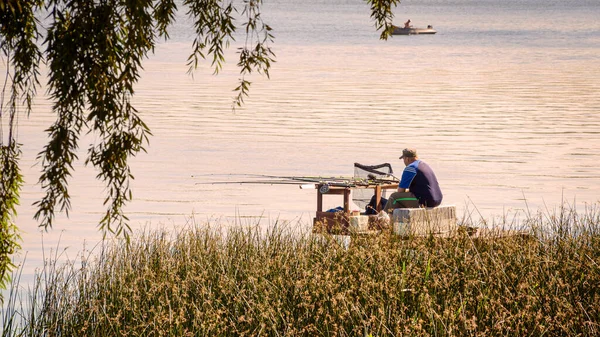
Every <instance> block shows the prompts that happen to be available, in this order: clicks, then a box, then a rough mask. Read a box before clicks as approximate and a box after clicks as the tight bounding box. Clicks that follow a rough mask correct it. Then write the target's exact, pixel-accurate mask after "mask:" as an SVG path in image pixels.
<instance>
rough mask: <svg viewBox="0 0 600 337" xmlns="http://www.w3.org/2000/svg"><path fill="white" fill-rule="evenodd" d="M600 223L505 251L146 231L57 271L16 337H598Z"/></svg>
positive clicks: (594, 212)
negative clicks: (128, 243)
mask: <svg viewBox="0 0 600 337" xmlns="http://www.w3.org/2000/svg"><path fill="white" fill-rule="evenodd" d="M599 214H600V212H599V211H598V207H596V206H593V207H589V208H587V209H586V211H585V213H584V214H578V213H577V212H576V211H574V210H573V209H569V208H562V209H560V210H558V212H557V213H549V212H545V213H541V214H536V215H530V216H529V217H528V218H527V219H526V221H525V225H527V226H528V228H530V230H531V232H532V234H533V235H530V236H511V237H504V238H499V237H495V236H490V237H478V238H473V237H470V236H469V235H468V234H466V233H460V234H457V235H456V236H454V237H452V238H446V239H441V238H434V237H425V238H417V237H413V238H410V239H407V240H402V239H399V238H397V237H394V236H392V235H389V234H381V235H378V236H372V237H355V238H353V239H352V244H351V245H350V247H348V248H347V249H345V248H344V247H341V246H340V245H338V244H336V241H335V240H334V239H333V238H331V237H315V236H313V235H309V234H305V235H298V234H297V233H295V232H296V231H295V228H294V226H292V225H285V226H282V225H281V224H275V225H274V226H271V227H269V228H268V229H266V230H265V229H261V227H260V226H254V227H236V228H233V229H229V230H218V229H215V228H213V227H211V226H208V225H200V224H195V225H193V226H191V227H189V228H186V229H184V230H180V231H178V232H177V233H174V234H169V233H167V232H165V231H159V230H158V231H150V230H148V231H145V232H143V233H140V234H139V235H137V236H136V237H134V238H133V239H132V241H131V244H130V245H129V246H127V245H126V244H125V243H118V242H117V243H113V244H110V245H108V244H107V245H106V246H104V247H103V248H102V249H101V251H100V252H97V253H96V255H92V256H90V257H89V258H86V259H83V260H82V262H81V263H80V262H79V261H77V262H71V263H67V264H64V265H62V266H56V265H53V264H52V263H49V264H48V265H47V266H48V267H47V269H48V270H47V271H45V272H43V273H42V274H41V275H40V276H38V279H37V282H36V286H35V287H34V290H33V291H32V292H31V293H30V295H29V299H28V300H27V301H26V302H27V305H25V307H24V308H22V309H21V311H18V310H17V311H15V310H13V311H11V312H9V314H8V315H3V316H10V317H15V316H18V317H19V318H20V322H21V323H19V324H18V326H16V325H15V324H14V320H13V321H12V322H13V323H11V324H12V325H10V324H9V325H8V327H9V329H6V327H7V322H8V321H7V319H6V318H4V319H3V325H4V327H5V329H6V330H5V331H4V333H3V336H21V335H22V336H42V335H43V336H315V335H316V336H366V335H371V336H431V335H433V336H525V335H528V336H529V335H530V336H542V335H550V336H596V335H598V334H599V333H600V326H599V323H600V266H599V263H600V215H599Z"/></svg>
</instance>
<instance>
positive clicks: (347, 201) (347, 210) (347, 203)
mask: <svg viewBox="0 0 600 337" xmlns="http://www.w3.org/2000/svg"><path fill="white" fill-rule="evenodd" d="M351 191H352V190H351V189H350V188H348V187H347V188H345V189H344V212H345V213H346V214H347V215H350V192H351Z"/></svg>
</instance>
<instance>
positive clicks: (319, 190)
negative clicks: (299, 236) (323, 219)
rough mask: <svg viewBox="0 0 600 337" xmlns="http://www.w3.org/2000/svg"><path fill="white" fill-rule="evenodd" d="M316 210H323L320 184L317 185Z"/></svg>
mask: <svg viewBox="0 0 600 337" xmlns="http://www.w3.org/2000/svg"><path fill="white" fill-rule="evenodd" d="M317 212H323V194H322V193H321V184H318V185H317Z"/></svg>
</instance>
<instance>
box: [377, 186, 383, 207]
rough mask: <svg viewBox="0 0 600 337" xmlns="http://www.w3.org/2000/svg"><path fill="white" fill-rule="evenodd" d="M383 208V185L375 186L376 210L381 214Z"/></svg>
mask: <svg viewBox="0 0 600 337" xmlns="http://www.w3.org/2000/svg"><path fill="white" fill-rule="evenodd" d="M382 208H383V206H381V185H377V186H375V209H376V210H377V212H380V211H381V209H382Z"/></svg>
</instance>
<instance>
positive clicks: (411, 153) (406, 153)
mask: <svg viewBox="0 0 600 337" xmlns="http://www.w3.org/2000/svg"><path fill="white" fill-rule="evenodd" d="M416 156H417V150H415V149H404V150H402V155H401V156H400V159H402V158H404V157H410V158H415V157H416Z"/></svg>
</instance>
